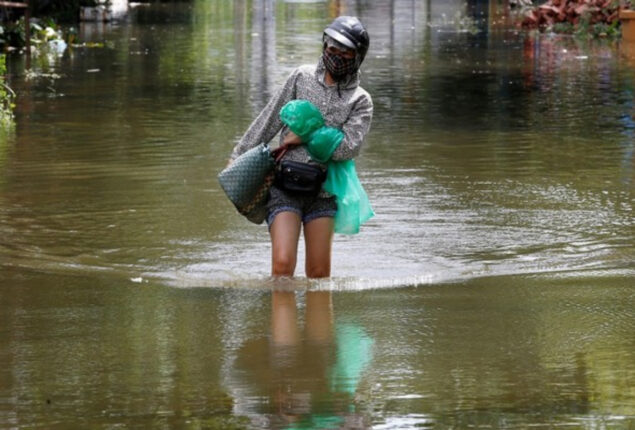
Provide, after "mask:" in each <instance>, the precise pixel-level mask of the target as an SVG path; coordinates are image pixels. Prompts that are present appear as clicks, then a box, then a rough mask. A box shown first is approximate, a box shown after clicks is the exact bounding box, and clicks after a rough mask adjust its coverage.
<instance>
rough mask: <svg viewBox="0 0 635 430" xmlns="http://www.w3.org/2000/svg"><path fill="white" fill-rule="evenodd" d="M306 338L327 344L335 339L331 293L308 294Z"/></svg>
mask: <svg viewBox="0 0 635 430" xmlns="http://www.w3.org/2000/svg"><path fill="white" fill-rule="evenodd" d="M305 330H306V336H307V339H308V340H310V341H313V342H316V343H322V344H323V343H326V342H329V341H330V340H331V338H332V337H333V306H332V304H331V292H330V291H309V292H307V293H306V327H305Z"/></svg>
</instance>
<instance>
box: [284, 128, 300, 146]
mask: <svg viewBox="0 0 635 430" xmlns="http://www.w3.org/2000/svg"><path fill="white" fill-rule="evenodd" d="M282 144H283V145H289V146H291V145H302V140H301V139H300V137H299V136H298V135H297V134H295V133H294V132H292V131H289V133H287V134H286V135H285V136H284V138H283V139H282Z"/></svg>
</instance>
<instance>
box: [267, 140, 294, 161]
mask: <svg viewBox="0 0 635 430" xmlns="http://www.w3.org/2000/svg"><path fill="white" fill-rule="evenodd" d="M291 146H292V145H289V144H287V143H285V144H283V145H280V146H279V147H278V148H276V149H274V150H273V151H271V155H272V156H273V159H274V160H275V161H276V163H279V162H280V160H282V157H284V154H286V153H287V151H288V150H289V148H290V147H291Z"/></svg>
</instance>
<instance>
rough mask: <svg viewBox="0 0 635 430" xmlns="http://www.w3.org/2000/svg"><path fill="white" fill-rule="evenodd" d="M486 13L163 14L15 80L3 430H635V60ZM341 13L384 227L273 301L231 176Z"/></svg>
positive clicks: (91, 36)
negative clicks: (361, 38)
mask: <svg viewBox="0 0 635 430" xmlns="http://www.w3.org/2000/svg"><path fill="white" fill-rule="evenodd" d="M468 3H469V4H467V3H465V2H462V1H456V0H455V1H426V2H414V1H405V0H403V1H400V0H394V1H380V2H352V1H350V2H349V1H342V2H339V1H338V2H332V1H329V2H283V1H278V2H272V1H259V0H254V1H253V2H244V1H237V2H211V1H203V0H195V1H192V2H186V3H170V4H165V5H160V4H155V5H152V6H136V7H134V8H132V9H131V10H130V12H129V14H128V16H127V18H126V19H125V20H124V21H122V22H119V23H117V24H108V25H102V24H84V25H82V26H80V27H79V28H78V36H79V39H80V41H81V42H91V43H97V45H94V44H88V45H85V46H75V47H71V48H69V49H67V50H65V51H64V52H61V53H58V54H56V53H55V52H48V53H47V54H46V55H44V54H42V55H39V56H36V57H34V59H33V69H32V73H30V74H26V73H25V71H24V60H23V58H22V57H21V56H19V55H17V54H14V55H12V56H10V57H9V64H8V66H9V70H10V73H11V76H10V80H9V84H10V85H11V86H12V88H13V89H14V90H15V91H16V92H17V94H18V96H19V97H18V98H17V100H16V108H15V112H16V123H17V125H16V129H15V132H14V133H13V134H11V135H9V136H5V137H4V138H3V140H2V141H1V143H0V428H21V427H25V428H47V429H50V428H59V429H66V428H115V427H125V428H192V429H199V428H212V429H213V428H217V429H234V428H255V429H300V428H305V429H308V428H313V429H324V428H334V429H337V428H346V429H358V428H374V429H410V428H441V429H445V428H545V429H546V428H581V429H628V428H634V427H635V388H634V387H635V337H634V336H633V333H635V311H634V310H633V309H634V305H635V300H634V289H633V284H634V282H633V279H634V275H635V265H634V264H633V261H634V260H635V258H634V257H635V252H634V248H635V238H634V234H633V233H634V230H633V191H634V185H633V179H634V170H633V168H634V163H635V161H634V155H633V154H634V153H633V150H634V146H635V102H634V101H635V60H633V58H635V56H633V55H632V54H631V52H633V51H635V48H633V47H629V46H626V45H620V44H619V43H615V42H611V41H595V42H590V41H585V40H575V39H572V38H568V37H551V36H542V37H538V36H536V35H527V34H523V33H519V32H518V31H517V30H516V29H515V27H514V25H513V21H514V16H513V15H511V14H509V13H507V12H506V9H505V8H504V6H503V4H502V2H501V3H498V2H495V1H492V2H490V3H489V5H488V4H487V2H468ZM457 11H458V13H457ZM338 13H346V14H356V15H358V16H360V17H361V18H362V20H363V21H364V22H365V23H366V25H367V27H368V28H369V32H370V34H371V41H372V47H371V50H370V52H369V54H368V57H367V59H366V61H365V63H364V67H363V69H364V74H363V85H364V87H365V88H366V89H367V90H368V91H369V92H370V93H371V95H372V96H373V99H374V103H375V116H374V121H373V128H372V131H371V134H370V135H369V136H368V140H367V142H366V144H365V147H364V150H363V152H362V155H361V156H360V158H359V159H358V161H357V166H358V172H359V176H360V178H361V180H362V182H363V184H364V186H365V188H366V190H367V192H368V194H369V197H370V199H371V202H372V204H373V207H374V209H375V212H376V216H375V217H374V218H373V219H372V220H371V221H369V222H368V223H367V224H366V225H365V226H364V227H363V228H362V232H361V233H360V234H359V235H356V236H336V239H335V243H334V255H333V260H334V261H333V277H332V278H331V279H328V280H323V281H319V282H317V281H316V282H310V281H307V280H306V279H305V278H304V273H303V268H302V265H301V264H300V265H299V267H298V271H297V273H296V274H297V278H296V279H293V280H286V281H275V280H272V279H269V278H268V274H269V258H270V257H269V247H268V235H267V230H266V227H264V226H256V225H252V224H249V223H248V222H247V221H245V220H244V219H242V218H241V217H239V216H238V215H236V213H235V211H234V209H233V207H232V206H231V205H230V203H229V202H228V201H227V200H226V199H225V197H224V196H223V194H222V191H221V190H220V188H219V186H218V184H217V182H216V178H215V176H216V173H217V172H218V171H219V170H220V169H221V168H222V167H223V166H224V165H225V164H226V159H227V156H228V154H229V152H230V151H231V148H232V146H233V145H234V144H235V142H236V141H237V139H238V138H239V137H240V135H241V133H242V132H243V131H244V130H245V128H246V127H247V126H248V124H249V123H250V121H251V120H252V119H253V118H254V117H255V115H257V113H258V111H259V109H261V108H262V107H263V106H264V104H265V103H266V101H267V99H268V98H269V97H270V96H271V94H272V93H273V92H274V91H275V89H276V87H277V86H278V85H279V84H280V83H281V82H282V81H283V80H284V78H285V76H286V75H287V74H288V73H289V72H290V71H291V70H292V69H293V68H294V67H295V66H296V65H298V64H302V63H312V62H314V61H316V59H317V57H318V55H319V53H320V42H319V40H320V35H321V30H322V29H323V27H324V26H325V25H326V24H327V23H328V22H329V21H330V20H331V19H332V17H333V16H335V15H336V14H338ZM299 261H300V262H301V261H303V252H302V251H301V252H300V257H299Z"/></svg>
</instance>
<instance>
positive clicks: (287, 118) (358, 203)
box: [280, 100, 375, 234]
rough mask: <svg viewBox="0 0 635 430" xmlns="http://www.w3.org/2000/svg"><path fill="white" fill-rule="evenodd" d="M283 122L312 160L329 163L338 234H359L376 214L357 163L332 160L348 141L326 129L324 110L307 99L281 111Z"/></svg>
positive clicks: (326, 185) (329, 186)
mask: <svg viewBox="0 0 635 430" xmlns="http://www.w3.org/2000/svg"><path fill="white" fill-rule="evenodd" d="M280 119H281V120H282V122H283V123H284V124H286V125H287V127H289V129H290V130H291V131H293V132H294V133H295V134H297V135H298V136H299V137H300V139H302V142H304V144H305V145H306V146H307V150H308V151H309V154H310V155H311V158H313V159H314V160H316V161H318V162H320V163H326V164H327V169H328V170H327V176H326V181H325V182H324V185H323V186H322V188H323V189H324V190H325V191H327V192H329V193H331V194H333V195H334V196H335V198H336V202H337V213H336V214H335V232H336V233H342V234H357V233H359V228H360V227H361V225H362V224H364V223H365V222H366V221H368V220H369V219H370V218H372V217H373V216H374V215H375V213H374V212H373V209H372V207H371V205H370V201H369V200H368V195H367V194H366V191H364V187H362V184H361V183H360V182H359V178H358V177H357V171H356V170H355V162H354V161H353V160H342V161H334V160H331V156H332V155H333V152H334V151H335V150H336V149H337V147H338V146H339V145H340V143H341V142H342V139H344V133H343V132H342V131H341V130H338V129H336V128H333V127H325V126H324V119H323V118H322V114H321V113H320V110H319V109H318V108H317V107H315V106H314V105H313V104H312V103H311V102H309V101H307V100H292V101H290V102H289V103H287V104H286V105H284V107H283V108H282V109H281V110H280Z"/></svg>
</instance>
